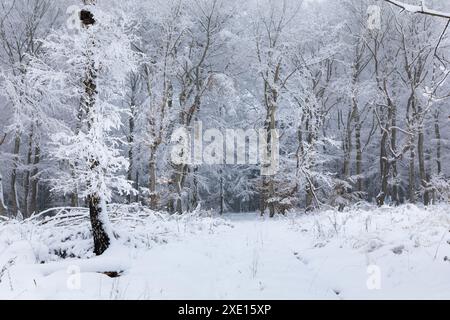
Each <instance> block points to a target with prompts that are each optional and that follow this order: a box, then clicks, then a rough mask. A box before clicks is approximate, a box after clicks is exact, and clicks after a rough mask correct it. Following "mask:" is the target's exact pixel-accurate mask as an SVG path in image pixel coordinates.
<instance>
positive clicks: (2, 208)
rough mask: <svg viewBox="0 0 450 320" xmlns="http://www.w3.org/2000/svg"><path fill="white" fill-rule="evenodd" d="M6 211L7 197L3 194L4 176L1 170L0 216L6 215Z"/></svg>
mask: <svg viewBox="0 0 450 320" xmlns="http://www.w3.org/2000/svg"><path fill="white" fill-rule="evenodd" d="M5 213H6V205H5V199H4V196H3V177H2V174H1V172H0V216H3V215H5Z"/></svg>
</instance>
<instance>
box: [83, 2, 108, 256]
mask: <svg viewBox="0 0 450 320" xmlns="http://www.w3.org/2000/svg"><path fill="white" fill-rule="evenodd" d="M83 2H84V4H85V5H95V0H84V1H83ZM80 19H81V22H82V24H83V27H84V28H85V29H88V28H89V27H90V26H92V25H93V24H95V23H96V21H95V19H94V15H93V14H92V12H90V11H89V10H87V9H83V10H82V11H81V12H80ZM91 45H92V46H95V41H94V40H93V41H92V44H91ZM86 57H87V58H88V59H87V61H86V62H87V64H86V74H85V75H84V82H83V83H84V96H83V99H82V101H83V104H84V105H85V109H86V113H87V117H88V130H92V128H91V127H92V123H93V122H92V120H91V119H92V112H93V109H94V107H95V103H96V95H97V84H96V78H97V70H96V69H95V67H94V62H93V61H92V60H91V58H90V52H89V49H87V52H86ZM97 166H98V160H97V159H95V157H92V158H91V159H90V167H91V170H94V169H95V168H96V167H97ZM87 200H88V202H89V217H90V220H91V227H92V233H93V237H94V253H95V254H96V255H101V254H102V253H103V252H105V250H106V249H108V247H109V245H110V241H111V239H110V237H109V235H108V233H107V232H106V226H105V224H106V216H107V213H106V212H103V210H106V205H105V203H104V200H103V199H101V197H100V195H98V194H96V193H93V194H90V195H89V196H88V197H87Z"/></svg>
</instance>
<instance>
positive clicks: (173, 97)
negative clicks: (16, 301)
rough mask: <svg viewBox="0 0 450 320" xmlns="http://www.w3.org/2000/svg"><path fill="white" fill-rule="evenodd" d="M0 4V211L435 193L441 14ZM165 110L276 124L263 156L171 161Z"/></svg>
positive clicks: (369, 4) (340, 201) (234, 124)
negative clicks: (273, 154) (260, 159)
mask: <svg viewBox="0 0 450 320" xmlns="http://www.w3.org/2000/svg"><path fill="white" fill-rule="evenodd" d="M404 2H406V1H404ZM410 3H414V2H413V1H411V2H410ZM432 4H433V6H431V5H430V7H433V8H436V10H438V9H442V10H446V9H447V11H448V10H449V8H448V7H445V6H446V5H447V4H446V3H445V1H437V0H436V1H432ZM73 5H75V6H77V7H72V6H73ZM0 6H1V10H0V12H1V13H0V66H1V74H0V95H1V98H0V114H1V116H0V214H8V215H10V216H23V217H26V216H29V215H31V214H32V213H33V212H37V211H40V210H43V209H45V208H48V207H54V206H89V207H91V209H92V210H94V211H97V213H98V214H99V217H101V214H100V213H101V212H102V210H104V209H103V207H104V206H105V203H106V202H128V203H141V204H143V205H146V206H149V207H151V208H152V209H155V210H167V211H170V212H179V213H182V212H186V211H192V210H194V209H196V208H197V207H199V206H201V207H202V208H213V209H215V210H217V211H220V212H226V211H256V210H261V211H267V212H269V213H270V215H274V214H276V213H284V212H286V210H289V209H291V208H303V209H306V210H314V209H318V208H321V207H326V206H333V207H338V208H341V209H342V208H343V207H345V206H347V205H350V204H353V203H357V202H359V201H369V202H374V203H377V204H378V205H384V204H392V205H397V204H400V203H405V202H411V203H418V202H420V203H423V204H425V205H427V204H431V203H435V202H438V201H448V197H449V191H450V183H449V181H448V177H449V174H450V172H449V169H448V167H447V166H446V165H445V164H446V161H448V160H449V144H448V139H449V138H450V130H449V121H448V116H449V114H448V108H447V104H448V98H449V95H450V94H449V88H450V83H449V81H448V76H449V72H450V69H449V68H448V66H449V64H448V58H449V52H450V51H449V44H450V43H449V41H448V34H447V27H446V24H447V20H446V19H441V18H440V17H434V16H432V15H427V14H411V13H408V12H400V9H399V8H398V7H396V6H394V5H391V4H389V3H387V1H370V0H333V1H304V2H300V1H294V0H292V1H290V0H284V1H270V0H260V1H247V2H245V3H243V2H242V1H221V0H198V1H187V0H169V1H166V0H151V1H144V0H142V1H121V2H120V1H109V0H108V1H106V0H97V1H87V0H86V1H78V0H73V1H69V0H67V1H51V0H24V1H13V0H0ZM374 6H375V7H374ZM67 8H69V9H70V10H67ZM377 10H379V11H377ZM368 15H369V16H368ZM371 19H375V20H371ZM200 122H201V123H202V125H203V128H201V127H199V126H198V124H199V123H200ZM180 127H183V128H187V129H189V130H192V135H194V136H195V135H202V134H203V132H204V131H205V130H207V129H208V128H217V129H219V130H221V131H222V132H225V131H226V129H242V133H243V134H244V135H245V130H248V129H255V128H262V129H264V130H267V133H268V135H267V139H268V140H267V141H268V142H272V141H271V140H273V139H274V137H273V136H271V134H270V132H271V131H270V130H273V129H277V130H278V132H279V168H278V170H277V171H276V173H275V174H273V175H261V174H260V170H261V167H260V165H259V164H246V163H237V164H234V165H230V164H223V165H207V164H204V163H202V162H201V161H193V162H192V163H189V164H188V163H183V164H177V163H174V162H173V161H172V160H171V150H172V147H173V144H174V141H171V136H172V133H173V132H174V131H176V130H177V129H178V128H180ZM194 128H197V129H194ZM196 130H197V131H196ZM204 138H205V137H204ZM206 140H207V139H206ZM175 142H176V141H175ZM209 142H211V141H209ZM205 144H208V142H205ZM233 144H234V142H233ZM268 145H270V143H269V144H268ZM194 160H195V159H194ZM196 160H201V159H196ZM98 223H100V224H101V219H100V220H99V221H98ZM99 237H103V238H107V237H108V235H107V234H106V235H99ZM101 250H102V249H101V248H99V251H101Z"/></svg>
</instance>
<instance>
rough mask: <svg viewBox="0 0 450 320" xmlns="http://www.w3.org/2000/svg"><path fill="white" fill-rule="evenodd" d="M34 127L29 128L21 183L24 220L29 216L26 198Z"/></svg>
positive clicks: (27, 195) (28, 186)
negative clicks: (25, 165)
mask: <svg viewBox="0 0 450 320" xmlns="http://www.w3.org/2000/svg"><path fill="white" fill-rule="evenodd" d="M33 131H34V127H33V126H32V127H31V130H30V135H29V137H28V152H27V167H28V168H27V171H26V173H25V179H24V181H23V183H24V186H23V189H24V192H23V212H22V213H23V216H24V218H27V217H28V215H29V212H28V197H29V195H30V175H31V171H30V166H31V161H32V157H33V136H34V132H33Z"/></svg>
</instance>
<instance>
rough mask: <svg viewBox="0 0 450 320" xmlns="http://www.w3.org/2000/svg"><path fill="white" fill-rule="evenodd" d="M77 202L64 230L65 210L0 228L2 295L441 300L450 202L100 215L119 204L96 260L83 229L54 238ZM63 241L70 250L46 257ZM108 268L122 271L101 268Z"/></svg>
mask: <svg viewBox="0 0 450 320" xmlns="http://www.w3.org/2000/svg"><path fill="white" fill-rule="evenodd" d="M125 209H127V210H125ZM78 210H79V211H77V215H78V216H79V220H77V221H78V222H77V223H74V222H73V220H72V222H71V226H70V227H68V225H67V224H65V223H63V222H61V221H63V219H62V218H61V217H62V216H63V215H67V212H64V213H61V214H60V215H59V217H60V219H59V220H58V219H53V218H52V219H53V220H52V219H47V220H46V221H47V222H46V223H45V224H42V223H41V224H39V223H38V221H39V219H37V218H34V219H29V220H26V221H23V222H20V223H19V222H12V221H6V222H4V223H2V224H1V225H0V298H1V299H400V298H402V299H448V298H450V292H449V290H448V288H449V287H450V272H449V268H450V264H449V262H448V261H446V259H445V257H446V256H450V247H449V244H448V243H447V241H448V240H449V239H450V237H449V229H450V214H449V213H450V205H436V206H430V207H427V208H423V207H417V206H414V205H403V206H400V207H397V208H391V207H381V208H376V207H372V206H360V207H355V208H352V209H351V210H346V211H344V212H337V211H334V210H326V211H322V212H319V213H310V214H302V213H292V212H291V213H289V214H288V215H287V216H286V217H275V218H273V219H270V218H261V217H260V216H259V215H257V214H255V213H247V214H228V215H226V216H224V217H223V218H218V217H212V216H211V214H212V213H211V212H209V213H208V212H200V211H199V212H196V213H193V214H190V215H182V216H179V215H173V216H170V215H165V214H160V213H157V212H151V211H149V210H144V209H142V208H138V207H132V208H131V209H130V208H128V207H125V206H118V207H116V210H114V208H113V209H111V208H109V212H118V211H120V212H121V213H117V214H116V215H113V216H112V218H111V220H112V226H113V228H114V231H115V233H116V234H118V235H120V237H119V239H118V240H117V241H115V242H114V244H113V246H112V247H111V248H110V249H108V250H107V251H106V252H105V254H104V255H102V256H99V257H93V256H92V255H91V254H90V253H89V250H90V244H89V241H88V240H89V238H86V239H84V240H83V237H81V236H80V235H78V236H75V235H73V236H72V238H71V239H69V240H67V241H62V242H61V239H62V238H66V237H67V235H68V233H74V234H76V233H81V234H84V232H87V231H88V230H84V228H85V227H86V226H87V225H86V224H85V222H86V221H85V220H83V218H80V217H83V215H84V212H83V211H82V210H81V209H78ZM123 212H126V213H123ZM73 215H75V214H73ZM55 220H58V221H59V222H58V223H57V222H55ZM64 229H67V233H62V234H61V237H60V238H58V236H57V235H58V234H60V233H61V232H60V231H62V230H64ZM50 231H53V233H52V234H51V233H50ZM87 233H88V232H87ZM49 239H50V240H49ZM144 239H147V240H144ZM69 244H71V245H72V247H71V248H72V251H70V252H71V253H74V252H75V251H76V250H75V249H74V248H78V249H77V250H78V251H77V252H78V257H72V258H67V257H66V258H65V259H63V258H61V257H58V256H57V255H55V254H54V250H56V249H57V248H58V246H61V245H65V246H66V247H65V248H66V249H67V247H70V246H69ZM74 244H78V246H75V245H74ZM9 261H13V262H12V263H11V262H10V263H9V264H8V262H9ZM4 266H6V267H4ZM112 271H115V272H119V273H120V276H119V277H115V278H111V277H109V276H108V275H106V274H104V273H105V272H112ZM378 274H379V277H377V276H378Z"/></svg>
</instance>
